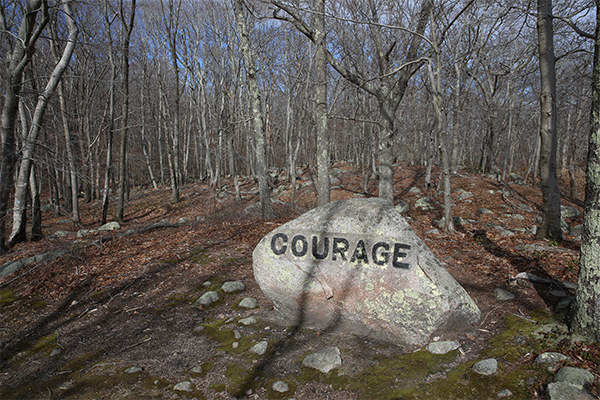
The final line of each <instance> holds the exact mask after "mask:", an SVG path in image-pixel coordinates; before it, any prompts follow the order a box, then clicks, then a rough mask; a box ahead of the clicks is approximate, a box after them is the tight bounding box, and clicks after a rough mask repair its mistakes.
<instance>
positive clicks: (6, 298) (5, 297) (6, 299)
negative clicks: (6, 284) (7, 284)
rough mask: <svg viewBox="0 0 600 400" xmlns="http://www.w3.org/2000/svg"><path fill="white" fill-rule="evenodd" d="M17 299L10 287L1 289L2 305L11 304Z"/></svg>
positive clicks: (0, 303)
mask: <svg viewBox="0 0 600 400" xmlns="http://www.w3.org/2000/svg"><path fill="white" fill-rule="evenodd" d="M15 301H17V298H16V297H15V294H14V293H13V291H12V290H10V289H2V290H0V307H4V306H7V305H10V304H12V303H14V302H15Z"/></svg>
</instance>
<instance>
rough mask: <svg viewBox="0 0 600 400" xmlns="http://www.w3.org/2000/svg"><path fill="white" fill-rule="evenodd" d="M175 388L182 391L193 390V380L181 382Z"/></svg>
mask: <svg viewBox="0 0 600 400" xmlns="http://www.w3.org/2000/svg"><path fill="white" fill-rule="evenodd" d="M173 390H178V391H180V392H193V390H192V382H190V381H183V382H179V383H178V384H177V385H175V387H174V388H173Z"/></svg>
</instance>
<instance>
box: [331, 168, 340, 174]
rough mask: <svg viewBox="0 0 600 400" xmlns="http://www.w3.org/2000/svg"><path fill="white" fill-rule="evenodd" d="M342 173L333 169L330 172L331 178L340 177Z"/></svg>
mask: <svg viewBox="0 0 600 400" xmlns="http://www.w3.org/2000/svg"><path fill="white" fill-rule="evenodd" d="M341 172H342V170H341V169H339V168H331V171H329V176H338V175H339V174H340V173H341Z"/></svg>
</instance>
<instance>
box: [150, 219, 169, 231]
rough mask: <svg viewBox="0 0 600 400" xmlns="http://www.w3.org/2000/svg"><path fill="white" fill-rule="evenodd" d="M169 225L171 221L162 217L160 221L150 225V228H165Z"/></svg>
mask: <svg viewBox="0 0 600 400" xmlns="http://www.w3.org/2000/svg"><path fill="white" fill-rule="evenodd" d="M167 226H169V221H168V220H167V219H161V220H160V221H158V222H155V223H153V224H152V225H150V229H156V228H164V227H167Z"/></svg>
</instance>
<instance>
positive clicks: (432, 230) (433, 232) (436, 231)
mask: <svg viewBox="0 0 600 400" xmlns="http://www.w3.org/2000/svg"><path fill="white" fill-rule="evenodd" d="M425 234H426V235H439V234H440V231H439V229H436V228H433V229H431V230H429V231H427V232H425Z"/></svg>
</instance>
